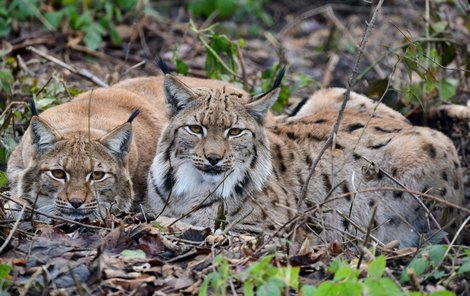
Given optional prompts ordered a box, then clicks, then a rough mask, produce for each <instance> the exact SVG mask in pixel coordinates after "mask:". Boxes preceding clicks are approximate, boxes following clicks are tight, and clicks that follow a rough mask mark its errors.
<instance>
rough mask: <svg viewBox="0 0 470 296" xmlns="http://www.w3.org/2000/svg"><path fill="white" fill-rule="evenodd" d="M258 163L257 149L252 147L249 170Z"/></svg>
mask: <svg viewBox="0 0 470 296" xmlns="http://www.w3.org/2000/svg"><path fill="white" fill-rule="evenodd" d="M257 161H258V149H257V148H256V146H254V147H253V158H252V159H251V163H250V168H254V167H255V165H256V162H257Z"/></svg>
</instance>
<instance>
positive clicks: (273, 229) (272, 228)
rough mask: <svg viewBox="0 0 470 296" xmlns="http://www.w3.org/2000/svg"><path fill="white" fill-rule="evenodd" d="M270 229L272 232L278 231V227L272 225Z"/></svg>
mask: <svg viewBox="0 0 470 296" xmlns="http://www.w3.org/2000/svg"><path fill="white" fill-rule="evenodd" d="M268 229H269V230H271V231H275V230H276V226H274V225H272V224H271V225H269V226H268Z"/></svg>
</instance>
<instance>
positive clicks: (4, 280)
mask: <svg viewBox="0 0 470 296" xmlns="http://www.w3.org/2000/svg"><path fill="white" fill-rule="evenodd" d="M11 269H12V268H11V266H10V265H7V264H0V295H10V293H8V292H7V290H6V289H7V287H8V284H9V281H10V272H11Z"/></svg>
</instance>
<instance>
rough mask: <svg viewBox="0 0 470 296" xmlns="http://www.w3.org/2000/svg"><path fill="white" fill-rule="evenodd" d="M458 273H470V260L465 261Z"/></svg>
mask: <svg viewBox="0 0 470 296" xmlns="http://www.w3.org/2000/svg"><path fill="white" fill-rule="evenodd" d="M458 273H470V260H467V261H466V262H465V263H463V264H462V266H460V268H459V271H458Z"/></svg>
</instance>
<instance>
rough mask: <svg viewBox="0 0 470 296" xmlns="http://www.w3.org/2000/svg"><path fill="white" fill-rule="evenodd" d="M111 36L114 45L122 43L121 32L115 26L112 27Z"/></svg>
mask: <svg viewBox="0 0 470 296" xmlns="http://www.w3.org/2000/svg"><path fill="white" fill-rule="evenodd" d="M109 36H110V37H111V42H112V43H113V44H114V45H121V44H122V38H121V35H119V32H118V31H116V29H115V28H114V27H112V28H111V30H110V32H109Z"/></svg>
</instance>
